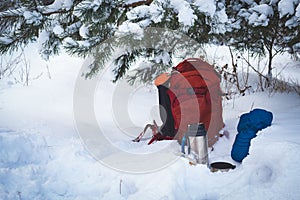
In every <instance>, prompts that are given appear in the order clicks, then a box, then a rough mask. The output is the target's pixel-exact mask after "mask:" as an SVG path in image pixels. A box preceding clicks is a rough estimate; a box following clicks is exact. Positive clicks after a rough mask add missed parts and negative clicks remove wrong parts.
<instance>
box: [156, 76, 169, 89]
mask: <svg viewBox="0 0 300 200" xmlns="http://www.w3.org/2000/svg"><path fill="white" fill-rule="evenodd" d="M169 78H170V74H168V73H163V74H161V75H159V76H158V77H156V79H155V80H154V85H156V86H159V85H162V84H164V83H165V82H167V80H169Z"/></svg>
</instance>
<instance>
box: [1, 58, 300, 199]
mask: <svg viewBox="0 0 300 200" xmlns="http://www.w3.org/2000/svg"><path fill="white" fill-rule="evenodd" d="M219 59H222V58H219ZM286 59H287V58H286ZM30 60H31V64H32V66H33V70H36V71H44V72H45V70H46V68H45V67H44V66H45V63H43V62H41V61H38V58H37V57H36V55H32V56H31V59H30ZM287 60H288V59H287ZM279 61H280V60H279ZM279 61H277V63H279ZM281 61H282V60H281ZM82 63H83V61H82V60H80V59H76V58H71V57H68V56H66V55H64V54H63V55H61V56H59V57H56V58H53V59H51V60H50V62H49V63H48V65H49V69H50V72H51V79H49V78H48V77H47V76H45V75H44V76H42V77H41V78H40V79H38V80H34V81H32V83H31V85H30V86H28V87H23V86H20V85H14V84H11V82H10V81H7V80H5V79H4V80H1V81H0V199H5V200H6V199H9V200H15V199H18V200H21V199H22V200H27V199H28V200H33V199H38V200H40V199H45V200H46V199H49V200H50V199H70V200H71V199H72V200H73V199H78V200H81V199H88V200H90V199H162V200H166V199H230V200H232V199H283V200H285V199H295V200H296V199H300V191H299V188H300V187H299V185H300V172H299V168H298V166H299V165H300V154H299V152H300V134H299V129H300V118H299V114H300V101H299V95H296V94H293V93H290V94H268V93H253V94H250V95H249V94H248V95H246V96H243V97H239V98H235V99H233V100H230V101H225V102H224V105H223V108H224V120H225V124H226V129H227V130H228V131H229V133H230V135H229V138H226V137H222V138H220V140H219V141H218V142H217V144H216V145H215V148H214V151H212V152H210V154H209V157H210V160H211V161H228V162H231V163H234V164H236V165H237V168H236V169H235V170H231V171H229V172H216V173H212V172H210V170H209V169H208V168H207V167H206V166H205V165H196V166H194V165H190V164H189V162H188V160H187V159H185V158H182V157H179V156H177V155H176V154H177V153H178V152H179V151H180V147H179V146H178V145H177V143H176V142H172V141H171V142H170V141H163V142H157V143H155V144H153V145H151V146H147V145H146V142H147V140H144V141H142V142H140V143H132V142H131V141H130V140H131V139H132V137H133V136H134V135H137V134H138V132H139V131H141V127H143V126H144V125H145V124H146V123H148V122H151V120H152V119H153V118H156V117H157V104H158V102H157V95H156V91H155V88H151V87H135V88H133V89H132V90H130V95H129V97H128V98H124V99H122V93H117V94H116V88H117V86H116V85H113V84H112V83H111V82H109V78H107V77H109V73H108V75H104V76H101V79H100V80H99V85H98V86H97V88H96V92H95V95H94V97H95V105H94V108H95V110H94V112H95V117H96V120H97V122H98V125H99V126H100V128H101V130H102V132H103V135H104V136H105V137H106V138H107V139H108V141H111V145H112V146H114V147H116V148H117V149H118V150H119V152H118V153H119V154H116V156H114V155H108V156H107V157H105V158H104V159H102V160H101V161H98V160H97V158H98V157H97V156H96V158H95V157H94V155H93V154H91V151H90V148H89V145H87V144H86V143H83V141H82V138H83V137H84V136H83V134H85V133H82V132H80V133H79V134H78V127H77V124H76V123H77V121H76V120H75V119H74V107H73V101H74V98H73V93H74V89H75V84H76V79H77V76H78V74H79V71H80V68H81V66H82ZM289 70H290V72H291V73H292V74H291V75H293V76H295V75H296V78H298V79H300V77H299V71H295V70H296V69H295V70H291V69H289ZM37 73H38V72H37ZM297 74H298V76H297ZM287 76H288V74H287ZM124 95H125V96H126V94H124ZM116 98H118V99H117V100H116ZM123 100H125V102H127V104H126V103H125V104H126V105H128V108H127V109H128V116H129V117H130V119H131V121H132V124H133V125H134V126H133V127H125V128H124V127H123V125H122V124H120V123H122V122H120V121H119V120H118V116H116V115H117V113H116V111H115V110H114V109H113V108H112V107H114V106H117V105H116V104H118V103H122V101H123ZM112 102H114V103H112ZM123 103H124V102H123ZM87 107H88V106H87ZM253 108H263V109H266V110H268V111H271V112H272V113H273V115H274V119H273V123H272V126H271V127H268V128H266V129H264V130H262V131H260V132H259V133H258V136H257V137H256V138H254V139H253V140H252V141H251V147H250V154H249V155H248V156H247V157H246V158H245V159H244V161H243V162H242V164H239V163H235V162H234V161H232V160H231V158H230V151H231V147H232V144H233V142H234V138H235V135H236V133H237V132H236V126H237V124H238V121H239V116H240V115H241V114H243V113H245V112H249V111H250V110H251V109H253ZM86 120H87V121H89V120H88V119H86ZM126 128H128V129H126ZM139 128H140V129H139ZM86 134H89V133H86ZM90 139H92V138H90ZM99 149H101V147H99ZM120 152H127V153H129V154H131V155H132V156H133V157H134V156H136V158H138V157H139V156H140V155H148V156H151V155H152V154H153V155H155V156H157V154H160V153H161V155H162V158H164V159H166V160H167V161H168V162H164V161H162V160H161V158H159V157H157V160H155V159H152V160H151V162H150V163H147V165H149V166H150V168H147V170H148V171H147V170H145V173H143V172H142V171H141V170H140V169H141V168H138V167H137V165H138V166H144V164H145V163H143V162H146V161H145V160H142V159H145V158H144V157H143V158H142V159H141V160H139V159H136V162H133V163H132V162H131V163H126V160H124V158H123V157H120V156H119V155H122V153H120ZM164 152H166V153H165V154H164ZM154 153H156V154H154ZM109 158H114V159H115V160H114V161H115V162H110V163H112V164H118V165H119V166H118V168H117V170H115V169H112V168H111V167H109V164H107V163H105V161H106V160H105V159H107V160H109ZM149 159H150V158H149ZM168 159H169V160H168ZM103 162H104V163H103ZM108 163H109V162H108ZM128 167H137V168H138V169H139V170H140V171H139V173H138V174H136V173H133V171H130V170H128ZM146 171H147V172H146Z"/></svg>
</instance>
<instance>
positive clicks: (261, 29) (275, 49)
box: [225, 0, 300, 83]
mask: <svg viewBox="0 0 300 200" xmlns="http://www.w3.org/2000/svg"><path fill="white" fill-rule="evenodd" d="M299 3H300V1H299V0H281V1H274V0H255V1H252V0H238V1H233V0H227V1H226V8H227V15H228V17H229V21H231V24H230V27H229V28H228V29H227V32H226V34H225V38H227V39H226V40H227V45H230V46H232V47H234V48H235V49H238V50H248V51H250V52H252V53H253V54H258V55H264V56H267V57H268V80H267V81H268V82H269V83H270V81H271V78H272V60H273V58H274V56H275V55H276V54H278V53H281V52H283V51H288V52H290V53H296V52H300V46H299V43H300V29H299V27H300V26H299V25H300V18H299V17H300V5H299ZM297 12H298V14H297Z"/></svg>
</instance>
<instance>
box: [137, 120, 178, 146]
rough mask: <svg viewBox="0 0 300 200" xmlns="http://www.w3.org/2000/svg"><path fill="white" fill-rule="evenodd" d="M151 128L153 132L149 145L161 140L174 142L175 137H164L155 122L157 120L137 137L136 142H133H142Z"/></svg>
mask: <svg viewBox="0 0 300 200" xmlns="http://www.w3.org/2000/svg"><path fill="white" fill-rule="evenodd" d="M148 128H150V129H151V130H152V138H151V140H150V141H149V142H148V145H149V144H152V143H153V142H155V141H160V140H173V137H170V136H164V135H162V134H161V133H160V132H159V131H158V130H159V128H158V126H157V124H156V122H155V120H153V124H147V125H146V126H145V128H144V130H143V131H142V132H141V133H140V134H139V135H138V136H137V138H135V139H134V140H132V141H133V142H139V141H141V139H142V138H143V136H144V135H145V133H146V131H147V129H148Z"/></svg>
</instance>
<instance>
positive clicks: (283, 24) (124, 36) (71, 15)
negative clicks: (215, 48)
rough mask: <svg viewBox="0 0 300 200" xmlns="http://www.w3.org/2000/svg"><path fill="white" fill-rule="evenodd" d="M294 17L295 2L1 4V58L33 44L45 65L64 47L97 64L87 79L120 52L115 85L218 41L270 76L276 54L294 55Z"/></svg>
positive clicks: (298, 9)
mask: <svg viewBox="0 0 300 200" xmlns="http://www.w3.org/2000/svg"><path fill="white" fill-rule="evenodd" d="M284 5H285V6H286V5H288V7H289V9H284V8H285V7H284ZM264 8H265V10H264ZM299 19H300V6H299V0H238V1H233V0H4V1H2V2H1V3H0V53H10V52H11V51H15V50H18V48H20V47H24V46H26V45H27V44H28V43H30V42H35V41H37V42H38V43H39V47H40V48H39V51H40V54H41V56H42V57H43V58H44V59H49V56H51V55H55V54H58V53H59V52H60V51H61V49H62V48H64V49H65V50H66V51H67V52H68V53H70V54H72V55H77V56H82V57H86V56H88V55H92V56H93V57H95V58H97V59H95V62H94V63H93V64H92V65H91V66H90V71H89V72H87V73H86V76H87V77H89V76H92V75H94V74H95V73H97V72H98V71H99V70H100V69H101V68H102V67H103V66H104V64H105V63H106V62H107V61H108V60H109V59H110V58H111V56H112V55H113V53H114V52H121V53H120V54H119V55H118V56H117V57H116V58H115V61H114V64H115V69H114V72H115V80H118V79H120V78H122V77H124V75H125V74H126V72H127V71H128V69H129V67H130V66H131V65H132V64H133V63H135V62H136V61H137V60H138V59H139V58H144V60H147V61H148V65H149V67H148V68H147V67H145V68H139V69H138V70H137V71H135V74H131V75H129V79H130V80H131V81H135V80H138V79H140V80H142V81H149V80H151V79H153V76H155V74H157V73H160V72H161V71H164V70H166V69H167V68H168V67H169V66H171V65H172V58H173V57H174V56H179V57H180V56H181V57H183V58H184V57H186V56H188V55H192V54H194V53H195V52H196V51H198V50H199V49H201V45H204V44H211V43H218V44H226V45H230V46H233V47H234V48H236V49H243V50H244V49H246V50H250V51H251V52H253V53H258V54H267V53H268V54H269V57H270V62H269V71H270V73H271V61H272V58H273V56H274V53H275V54H276V53H277V52H281V51H283V50H286V49H287V48H288V50H289V51H290V52H299V49H300V47H299V46H300V45H299V43H300V42H299V27H300V26H299V21H300V20H299ZM148 27H154V28H168V29H170V30H174V31H175V30H176V31H178V32H177V33H178V34H176V32H173V33H171V32H168V31H167V32H166V33H164V34H165V35H155V34H163V31H158V33H155V31H154V30H153V29H149V30H148V32H147V28H148ZM145 30H146V33H145ZM179 33H181V34H179ZM185 36H187V37H189V38H190V39H192V41H193V42H191V41H189V40H184V39H183V38H184V37H185ZM111 38H114V39H113V40H110V39H111ZM116 38H117V39H116ZM166 39H167V40H166ZM154 41H155V43H156V44H153V42H154ZM151 42H152V43H151ZM100 44H101V45H100ZM163 47H164V48H163ZM165 47H167V48H165ZM100 48H101V49H100ZM274 50H275V52H273V51H274ZM202 53H203V52H202ZM151 67H152V69H151Z"/></svg>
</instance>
